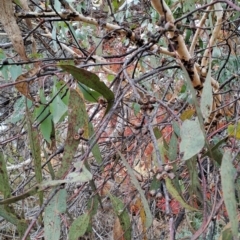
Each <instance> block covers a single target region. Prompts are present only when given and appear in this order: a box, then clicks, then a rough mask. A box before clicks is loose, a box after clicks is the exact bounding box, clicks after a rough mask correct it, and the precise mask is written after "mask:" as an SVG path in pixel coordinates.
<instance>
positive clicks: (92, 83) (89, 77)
mask: <svg viewBox="0 0 240 240" xmlns="http://www.w3.org/2000/svg"><path fill="white" fill-rule="evenodd" d="M59 66H60V67H61V68H62V69H63V70H64V71H67V72H69V73H71V74H72V76H73V77H74V78H75V79H76V80H77V81H79V82H80V83H82V84H84V85H86V86H87V87H89V88H91V89H93V90H95V91H97V92H99V93H100V94H102V96H103V97H104V98H105V99H106V100H107V102H108V106H107V109H106V112H105V114H106V113H108V111H109V110H110V109H111V107H112V105H113V101H114V94H113V92H112V91H111V90H110V89H109V88H108V87H107V86H106V85H105V83H104V82H101V81H100V79H99V77H98V76H97V75H96V74H94V73H92V72H89V71H87V70H85V69H82V68H77V67H75V66H72V65H62V64H59Z"/></svg>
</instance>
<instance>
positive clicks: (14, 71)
mask: <svg viewBox="0 0 240 240" xmlns="http://www.w3.org/2000/svg"><path fill="white" fill-rule="evenodd" d="M9 62H10V61H9ZM8 70H9V72H10V74H11V77H12V80H13V81H15V80H16V79H17V78H18V77H19V76H20V75H21V74H22V68H21V66H17V65H16V66H10V67H9V68H8Z"/></svg>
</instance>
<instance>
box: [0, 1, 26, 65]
mask: <svg viewBox="0 0 240 240" xmlns="http://www.w3.org/2000/svg"><path fill="white" fill-rule="evenodd" d="M0 9H1V14H0V22H1V23H2V25H3V28H4V30H5V32H6V33H7V35H8V37H9V38H10V40H11V42H12V44H13V47H14V49H15V51H16V52H17V53H18V54H19V56H20V57H21V58H22V60H25V61H27V60H28V58H27V55H26V52H25V47H24V43H23V38H22V34H21V31H20V29H19V27H18V25H17V23H16V19H15V17H14V12H13V6H12V1H8V0H1V1H0Z"/></svg>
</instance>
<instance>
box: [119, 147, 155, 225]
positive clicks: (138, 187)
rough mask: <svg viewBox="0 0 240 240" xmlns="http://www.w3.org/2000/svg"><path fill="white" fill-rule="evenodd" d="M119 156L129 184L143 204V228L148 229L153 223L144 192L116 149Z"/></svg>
mask: <svg viewBox="0 0 240 240" xmlns="http://www.w3.org/2000/svg"><path fill="white" fill-rule="evenodd" d="M116 150H117V152H118V154H119V156H120V157H121V159H122V161H123V164H124V165H125V167H126V169H127V171H128V174H129V175H130V177H131V182H132V183H133V185H134V186H135V188H136V189H137V191H138V193H139V195H140V197H141V201H142V204H143V207H144V211H145V214H146V223H145V224H146V225H145V227H146V228H148V227H150V226H151V224H152V221H153V217H152V214H151V210H150V208H149V205H148V202H147V199H146V197H145V194H144V191H143V190H142V188H141V186H140V184H139V182H138V180H137V178H136V177H135V175H134V173H133V170H132V168H131V166H130V165H129V163H128V162H127V160H126V159H125V158H124V156H123V155H122V154H121V153H120V152H119V150H118V149H116Z"/></svg>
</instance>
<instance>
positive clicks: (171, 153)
mask: <svg viewBox="0 0 240 240" xmlns="http://www.w3.org/2000/svg"><path fill="white" fill-rule="evenodd" d="M177 155H178V140H177V136H176V134H175V133H174V132H173V133H172V136H171V139H170V143H169V150H168V157H169V160H170V161H175V160H176V159H177Z"/></svg>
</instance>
